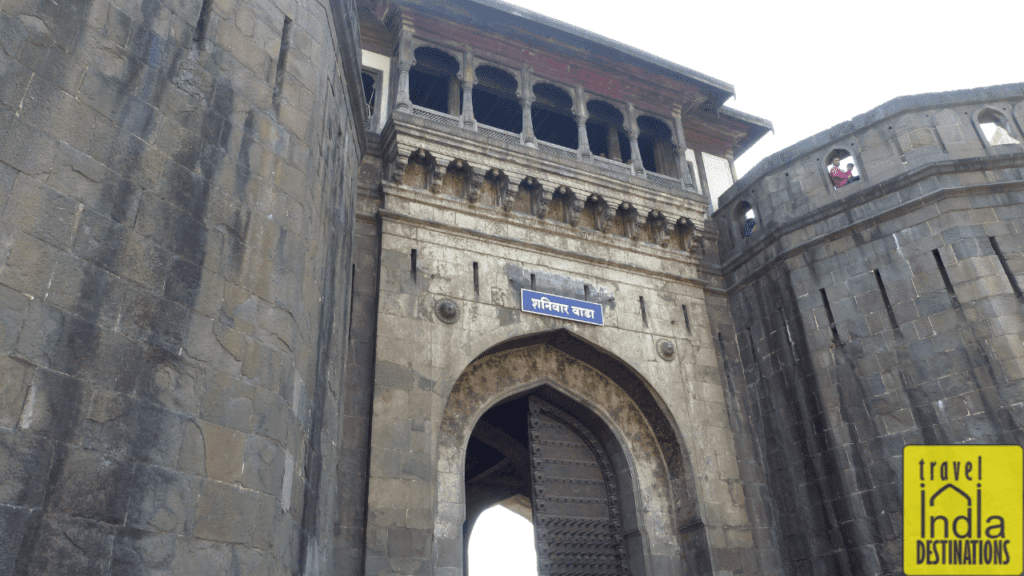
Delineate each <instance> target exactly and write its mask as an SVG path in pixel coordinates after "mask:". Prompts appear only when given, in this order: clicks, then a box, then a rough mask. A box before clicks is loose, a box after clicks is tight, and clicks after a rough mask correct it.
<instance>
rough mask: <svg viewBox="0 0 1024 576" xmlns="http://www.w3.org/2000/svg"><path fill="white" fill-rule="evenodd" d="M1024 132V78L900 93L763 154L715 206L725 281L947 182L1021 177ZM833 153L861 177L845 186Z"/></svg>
mask: <svg viewBox="0 0 1024 576" xmlns="http://www.w3.org/2000/svg"><path fill="white" fill-rule="evenodd" d="M986 133H988V134H986ZM1022 134H1024V84H1008V85H1003V86H993V87H989V88H977V89H973V90H962V91H956V92H945V93H938V94H922V95H917V96H905V97H901V98H896V99H894V100H891V101H889V102H887V103H885V104H883V105H881V106H879V107H877V108H875V109H873V110H871V111H869V112H867V113H865V114H861V115H859V116H857V117H855V118H854V119H852V120H850V121H847V122H843V123H841V124H838V125H836V126H833V127H832V128H830V129H828V130H825V131H822V132H820V133H818V134H816V135H814V136H811V137H809V138H806V139H804V140H802V141H800V142H798V143H797V144H794V145H793V146H790V147H788V148H786V149H784V150H781V151H779V152H777V153H775V154H773V155H772V156H769V157H768V158H765V159H764V160H762V161H761V162H760V163H759V164H758V165H757V166H755V167H754V168H753V169H752V170H751V171H750V172H749V173H748V174H747V175H746V176H744V177H743V178H741V179H740V180H739V181H737V182H736V183H735V184H734V185H733V186H732V187H731V188H730V189H729V190H728V191H726V192H725V193H724V194H723V195H722V197H721V198H720V202H719V206H720V207H719V209H718V210H717V211H716V212H715V214H714V222H715V224H716V226H717V228H718V230H719V234H720V241H719V242H720V253H721V258H722V265H723V272H725V274H726V284H727V285H735V284H737V283H743V282H744V281H745V280H744V279H745V278H746V277H747V276H748V275H749V274H751V273H753V272H754V271H755V270H757V269H758V268H760V267H761V266H762V265H764V264H765V263H766V262H767V261H768V260H772V259H777V258H781V257H783V255H784V254H787V253H789V251H791V250H793V249H794V248H796V247H798V246H803V245H807V244H808V243H813V242H815V241H820V240H822V239H824V238H825V237H827V236H828V235H829V234H833V233H835V232H837V231H838V230H839V229H841V228H844V227H850V226H857V225H864V224H865V223H867V222H869V221H873V220H877V219H878V218H880V217H882V216H883V214H885V213H886V212H888V211H893V210H900V209H901V207H905V206H907V205H908V204H910V203H913V202H921V201H923V200H924V199H925V197H927V196H929V195H934V194H935V193H937V192H939V191H941V190H948V189H952V188H957V187H963V186H971V185H976V184H985V183H995V182H1001V181H1013V180H1018V179H1020V170H1021V167H1022V166H1024V146H1022V145H1021V142H1024V137H1022ZM834 158H839V159H840V163H841V168H843V169H845V166H846V165H847V164H848V163H852V164H854V166H855V168H854V169H853V174H854V175H855V176H859V180H851V181H849V182H848V183H846V184H844V185H841V186H838V187H837V186H836V184H837V183H836V182H833V179H832V177H831V175H830V165H831V162H832V160H833V159H834ZM751 211H752V212H751ZM751 214H753V220H754V222H753V224H752V225H751V223H750V222H748V220H749V219H750V218H749V216H750V215H751Z"/></svg>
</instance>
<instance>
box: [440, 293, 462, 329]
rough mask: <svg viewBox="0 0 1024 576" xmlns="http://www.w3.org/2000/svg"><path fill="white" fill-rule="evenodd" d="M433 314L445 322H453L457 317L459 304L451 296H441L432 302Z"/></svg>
mask: <svg viewBox="0 0 1024 576" xmlns="http://www.w3.org/2000/svg"><path fill="white" fill-rule="evenodd" d="M434 314H437V318H438V319H439V320H441V322H444V323H445V324H454V323H455V321H456V320H458V319H459V314H460V312H459V305H458V304H456V303H455V300H452V299H451V298H441V299H440V300H438V301H437V302H435V303H434Z"/></svg>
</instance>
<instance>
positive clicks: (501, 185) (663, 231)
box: [385, 147, 704, 255]
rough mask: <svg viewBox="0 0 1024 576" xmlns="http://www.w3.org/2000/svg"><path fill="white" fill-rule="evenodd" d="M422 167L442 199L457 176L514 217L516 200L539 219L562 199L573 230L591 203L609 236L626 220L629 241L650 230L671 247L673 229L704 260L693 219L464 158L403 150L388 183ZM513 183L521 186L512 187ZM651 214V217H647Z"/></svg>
mask: <svg viewBox="0 0 1024 576" xmlns="http://www.w3.org/2000/svg"><path fill="white" fill-rule="evenodd" d="M410 163H412V164H419V165H421V166H422V167H423V168H424V169H425V171H426V175H427V178H426V189H427V190H429V191H430V192H431V193H434V194H439V193H440V192H441V185H442V182H443V181H444V178H445V176H447V175H451V174H454V175H456V176H459V177H461V179H462V181H463V186H464V187H465V189H464V194H463V196H464V197H465V198H466V200H468V201H469V202H470V203H476V202H477V201H478V200H479V199H480V192H481V189H482V188H483V184H484V182H485V181H486V180H491V181H493V182H494V183H495V184H496V186H497V190H498V204H499V205H500V206H501V207H502V208H503V209H504V210H505V211H511V210H512V207H513V206H514V205H515V201H516V199H517V198H518V197H519V196H520V195H521V194H525V195H528V197H529V198H530V211H531V213H532V214H533V215H534V216H536V217H537V218H541V219H543V218H544V217H545V216H547V213H548V208H549V206H550V205H551V201H552V199H553V198H554V195H555V194H556V193H557V194H559V195H561V196H562V197H563V198H564V202H565V204H566V205H565V213H566V215H567V217H566V219H567V221H568V224H569V225H571V226H572V227H574V228H575V227H576V226H577V225H578V224H579V221H580V217H581V216H582V214H583V210H584V208H585V207H586V205H587V204H588V203H590V204H592V205H593V208H594V216H595V218H594V220H595V227H596V229H597V230H598V231H600V232H603V233H610V232H611V231H612V230H611V228H612V227H611V226H610V224H611V223H612V222H613V221H614V220H615V218H616V217H618V216H620V215H621V217H622V223H623V226H622V229H623V232H624V236H626V237H627V238H629V239H631V240H637V239H639V237H640V235H641V232H642V231H643V229H644V227H646V228H647V229H648V230H650V232H651V239H652V240H653V243H654V244H656V245H658V246H661V247H665V248H667V247H668V244H669V238H670V233H671V231H672V230H671V227H673V226H674V227H675V229H676V230H678V231H679V238H680V245H679V246H678V249H681V250H683V251H685V252H690V253H694V254H698V255H699V254H701V253H702V252H703V248H704V230H703V229H702V228H698V227H697V226H696V224H695V223H694V222H693V221H691V220H690V219H689V218H686V217H684V216H680V217H678V218H673V216H667V215H665V214H664V213H663V212H662V211H661V210H659V209H658V208H651V209H650V210H646V209H640V208H637V207H636V206H634V205H633V203H632V202H630V201H628V200H622V199H616V198H613V197H610V196H609V195H606V194H589V195H583V194H578V193H576V192H574V191H573V190H572V189H571V188H570V187H568V186H564V185H560V184H549V185H547V186H545V185H544V184H543V183H542V182H541V181H540V180H539V179H538V178H537V177H535V176H529V175H526V174H510V173H506V172H505V170H503V169H501V168H490V169H484V168H482V167H477V166H472V165H471V164H470V163H469V162H468V161H466V160H463V159H461V158H451V159H445V158H438V157H435V156H434V154H433V153H431V152H430V151H429V150H426V149H424V148H416V149H414V150H412V151H411V152H409V153H408V154H403V153H402V152H401V151H400V149H399V148H398V147H395V148H394V149H393V151H392V154H391V157H390V158H389V159H388V163H387V173H386V174H385V178H386V179H387V180H389V181H391V182H393V183H395V184H402V181H403V178H404V176H405V171H406V168H407V167H408V166H409V164H410ZM512 182H518V184H517V185H516V187H514V188H513V187H512V186H511V183H512ZM645 212H646V214H644V213H645Z"/></svg>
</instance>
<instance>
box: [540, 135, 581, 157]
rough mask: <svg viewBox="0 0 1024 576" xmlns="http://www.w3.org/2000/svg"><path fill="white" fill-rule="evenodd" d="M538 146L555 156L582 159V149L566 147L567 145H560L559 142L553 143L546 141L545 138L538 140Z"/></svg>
mask: <svg viewBox="0 0 1024 576" xmlns="http://www.w3.org/2000/svg"><path fill="white" fill-rule="evenodd" d="M537 148H540V149H541V150H546V151H547V152H550V153H551V154H554V155H555V156H561V157H563V158H572V159H573V160H579V159H580V151H579V150H573V149H572V148H566V147H565V146H559V145H558V144H552V143H551V142H545V141H543V140H537Z"/></svg>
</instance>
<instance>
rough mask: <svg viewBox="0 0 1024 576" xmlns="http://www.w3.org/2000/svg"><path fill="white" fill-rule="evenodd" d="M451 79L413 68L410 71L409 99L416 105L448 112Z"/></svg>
mask: <svg viewBox="0 0 1024 576" xmlns="http://www.w3.org/2000/svg"><path fill="white" fill-rule="evenodd" d="M448 84H449V79H448V78H445V77H443V76H434V75H433V74H427V73H426V72H421V71H419V70H416V69H413V70H411V71H410V72H409V99H410V100H412V103H413V104H414V105H416V106H420V107H422V108H429V109H431V110H436V111H438V112H443V113H445V114H447V113H448Z"/></svg>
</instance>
